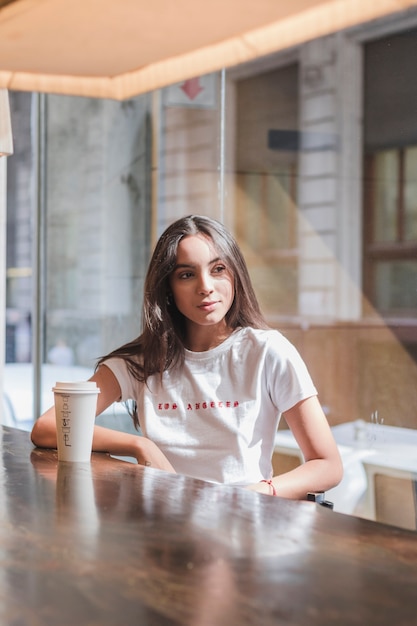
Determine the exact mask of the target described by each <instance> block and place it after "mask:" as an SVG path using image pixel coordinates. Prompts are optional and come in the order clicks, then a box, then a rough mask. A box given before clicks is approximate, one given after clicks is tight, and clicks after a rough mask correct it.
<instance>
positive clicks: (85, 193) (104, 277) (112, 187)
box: [43, 96, 151, 428]
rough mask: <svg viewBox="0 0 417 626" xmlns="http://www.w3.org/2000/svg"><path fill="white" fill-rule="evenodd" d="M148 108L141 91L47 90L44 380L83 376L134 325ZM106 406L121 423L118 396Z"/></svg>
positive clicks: (144, 250)
mask: <svg viewBox="0 0 417 626" xmlns="http://www.w3.org/2000/svg"><path fill="white" fill-rule="evenodd" d="M149 108H150V98H149V97H146V96H145V97H142V98H136V99H132V100H130V101H129V102H128V103H117V102H110V101H105V100H92V99H88V98H76V97H62V96H49V97H48V100H47V122H46V126H47V131H46V133H47V145H48V150H47V165H46V172H45V180H46V243H47V250H46V255H47V257H46V258H47V263H46V272H47V275H46V283H45V284H46V294H45V297H46V302H45V308H46V310H45V333H44V337H45V345H44V351H45V363H46V365H45V367H44V371H43V378H44V380H46V379H47V378H50V377H52V378H56V379H57V380H59V379H60V378H62V376H65V377H66V378H67V377H68V376H71V378H74V377H75V378H76V379H77V380H78V379H81V380H84V379H86V378H88V377H89V376H91V374H92V372H93V371H94V366H95V363H96V361H97V359H98V358H99V357H100V356H102V355H104V354H106V353H108V352H110V351H111V350H112V349H114V348H116V347H118V346H119V345H122V344H123V343H125V342H127V341H129V340H131V339H133V338H134V337H135V336H137V335H138V334H139V331H140V314H141V302H142V300H141V299H142V289H143V280H144V273H145V268H146V263H147V258H148V253H149V245H150V228H149V223H150V220H149V218H148V213H149V199H148V194H147V189H149V187H150V180H149V176H150V174H149V172H150V166H149V163H150V155H149V145H150V144H151V138H150V127H149V124H148V114H149ZM51 370H52V373H51V374H50V371H51ZM68 370H70V371H68ZM109 412H113V413H116V419H115V420H112V422H111V423H112V425H113V426H115V427H117V426H120V425H121V424H122V423H125V424H126V428H130V426H131V424H130V418H129V417H128V416H127V415H126V411H125V408H124V407H123V405H120V404H116V405H114V407H113V408H112V411H109ZM109 412H108V413H109ZM106 419H107V416H102V417H101V418H99V421H100V422H101V423H103V420H104V421H105V420H106Z"/></svg>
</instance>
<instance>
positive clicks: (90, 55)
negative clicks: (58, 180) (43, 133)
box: [0, 0, 417, 100]
mask: <svg viewBox="0 0 417 626" xmlns="http://www.w3.org/2000/svg"><path fill="white" fill-rule="evenodd" d="M416 4H417V0H291V2H284V1H283V0H204V1H203V0H152V1H148V0H146V1H145V0H70V1H69V0H0V88H1V87H3V88H7V89H15V90H24V91H39V92H49V93H61V94H73V95H83V96H91V97H102V98H113V99H117V100H123V99H125V98H129V97H132V96H135V95H138V94H141V93H145V92H148V91H152V90H154V89H157V88H160V87H164V86H166V85H169V84H173V83H176V82H179V81H181V80H186V79H188V78H192V77H195V76H201V75H202V74H207V73H209V72H213V71H217V70H219V69H221V68H223V67H231V66H233V65H237V64H239V63H243V62H246V61H250V60H253V59H255V58H257V57H260V56H264V55H267V54H271V53H273V52H276V51H278V50H283V49H285V48H288V47H291V46H293V45H297V44H300V43H302V42H304V41H307V40H310V39H313V38H316V37H320V36H323V35H326V34H329V33H332V32H335V31H337V30H340V29H342V28H347V27H350V26H354V25H356V24H359V23H362V22H366V21H369V20H372V19H375V18H378V17H382V16H384V15H388V14H390V13H395V12H397V11H403V10H404V9H407V8H409V7H411V6H414V5H416Z"/></svg>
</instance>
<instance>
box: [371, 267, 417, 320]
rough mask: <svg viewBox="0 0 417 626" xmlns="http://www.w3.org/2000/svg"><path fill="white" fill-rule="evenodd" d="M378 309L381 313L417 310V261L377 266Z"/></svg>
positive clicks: (376, 289)
mask: <svg viewBox="0 0 417 626" xmlns="http://www.w3.org/2000/svg"><path fill="white" fill-rule="evenodd" d="M375 295H376V302H375V304H376V307H377V308H378V310H380V311H390V312H391V314H392V313H394V312H395V311H397V312H399V311H404V312H406V311H411V310H416V309H417V261H381V262H379V263H376V265H375Z"/></svg>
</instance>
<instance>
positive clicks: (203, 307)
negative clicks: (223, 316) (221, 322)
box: [198, 302, 217, 311]
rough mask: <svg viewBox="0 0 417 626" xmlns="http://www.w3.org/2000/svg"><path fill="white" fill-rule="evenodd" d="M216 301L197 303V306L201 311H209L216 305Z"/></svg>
mask: <svg viewBox="0 0 417 626" xmlns="http://www.w3.org/2000/svg"><path fill="white" fill-rule="evenodd" d="M216 304H217V302H203V303H202V304H199V305H198V308H199V309H201V310H202V311H211V310H212V309H214V307H215V306H216Z"/></svg>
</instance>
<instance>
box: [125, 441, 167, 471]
mask: <svg viewBox="0 0 417 626" xmlns="http://www.w3.org/2000/svg"><path fill="white" fill-rule="evenodd" d="M136 440H137V441H136V446H135V448H136V449H135V450H134V453H133V456H134V457H135V459H136V460H137V462H138V464H139V465H145V467H154V468H156V469H161V470H164V471H166V472H171V473H175V470H174V468H173V466H172V465H171V463H170V462H169V461H168V459H167V458H166V456H165V454H164V453H163V452H162V451H161V450H160V449H159V448H158V446H157V445H156V444H155V443H154V442H153V441H151V440H150V439H148V438H147V437H141V436H137V437H136Z"/></svg>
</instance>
